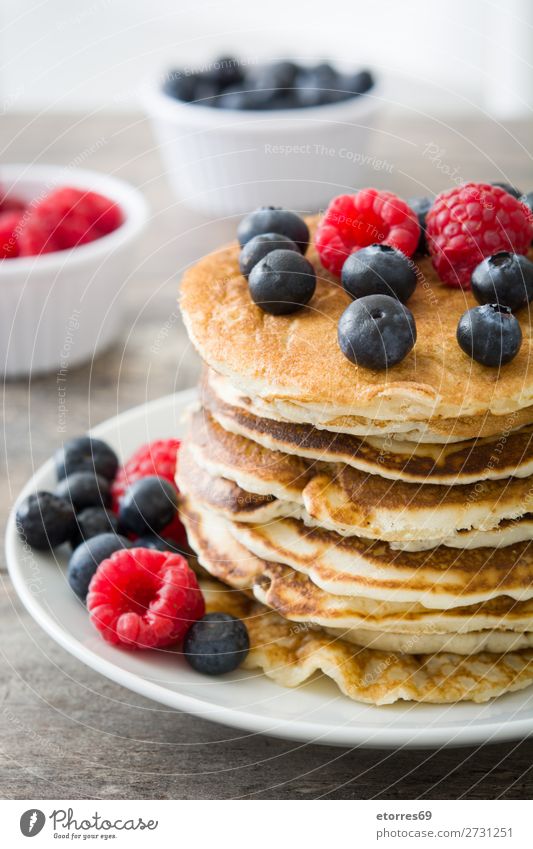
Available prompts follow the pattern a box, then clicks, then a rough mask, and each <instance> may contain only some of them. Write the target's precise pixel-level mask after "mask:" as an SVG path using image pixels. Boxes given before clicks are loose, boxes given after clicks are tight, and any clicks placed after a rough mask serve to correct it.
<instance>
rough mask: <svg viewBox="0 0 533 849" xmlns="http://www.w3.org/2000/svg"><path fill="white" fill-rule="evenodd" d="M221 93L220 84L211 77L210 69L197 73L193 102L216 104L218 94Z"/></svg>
mask: <svg viewBox="0 0 533 849" xmlns="http://www.w3.org/2000/svg"><path fill="white" fill-rule="evenodd" d="M219 94H220V88H219V85H218V83H217V81H216V80H215V79H213V78H212V77H211V75H210V73H209V71H203V72H202V73H198V74H195V77H194V99H193V101H192V102H193V103H199V104H200V105H201V106H216V101H217V96H218V95H219Z"/></svg>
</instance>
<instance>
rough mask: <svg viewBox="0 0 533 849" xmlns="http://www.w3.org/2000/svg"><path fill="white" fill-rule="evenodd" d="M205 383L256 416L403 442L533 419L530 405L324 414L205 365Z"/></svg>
mask: <svg viewBox="0 0 533 849" xmlns="http://www.w3.org/2000/svg"><path fill="white" fill-rule="evenodd" d="M208 372H209V384H210V386H211V388H212V389H214V391H216V393H217V395H218V396H219V397H220V398H222V399H223V400H224V401H226V402H227V403H230V404H232V405H233V406H235V407H239V408H241V409H243V410H245V411H246V412H248V413H251V414H252V415H254V416H257V417H259V418H267V419H272V420H274V421H281V422H290V423H294V424H311V425H312V426H313V427H316V429H317V430H328V431H330V432H333V433H344V434H350V435H352V436H362V437H365V438H367V437H369V436H377V437H382V438H385V439H387V440H388V441H390V440H391V439H401V440H404V441H406V442H415V443H417V444H418V443H428V444H430V445H431V444H437V445H438V444H442V443H448V442H464V441H465V440H467V439H475V438H485V437H491V436H497V437H499V436H500V435H502V434H507V433H510V432H511V431H513V430H517V429H519V428H521V427H526V426H528V425H530V424H531V422H532V421H533V406H529V407H525V408H523V409H520V410H516V411H515V412H513V413H510V414H509V415H506V416H495V415H492V414H491V413H485V414H484V415H482V416H459V417H456V418H442V417H433V418H430V419H426V420H425V421H424V420H411V419H394V420H391V419H371V418H368V417H366V418H365V417H364V416H355V415H353V414H352V415H349V416H329V417H328V416H327V415H326V416H324V415H323V413H324V411H323V410H322V409H318V410H315V411H313V410H311V409H309V408H308V407H305V406H300V405H298V404H297V403H296V402H294V401H280V400H279V399H266V398H262V397H259V396H258V395H254V396H252V395H250V394H246V393H243V392H242V391H240V390H239V389H237V388H236V387H235V386H233V385H232V384H231V383H230V381H229V379H228V378H227V377H225V376H224V375H222V374H218V373H217V372H215V371H214V370H213V369H208Z"/></svg>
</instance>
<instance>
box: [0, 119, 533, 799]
mask: <svg viewBox="0 0 533 849" xmlns="http://www.w3.org/2000/svg"><path fill="white" fill-rule="evenodd" d="M0 128H1V130H2V132H1V135H0V146H1V147H2V149H1V150H0V160H1V161H4V162H10V161H11V162H27V161H37V162H39V161H40V162H54V163H61V164H66V163H72V164H76V165H79V166H81V167H86V168H94V169H97V170H102V171H107V172H112V173H114V174H116V175H118V176H123V177H125V178H127V179H129V180H131V182H133V183H135V184H136V185H138V186H139V187H141V188H142V189H143V191H144V192H145V194H146V196H147V198H148V200H149V202H150V204H151V208H152V212H153V217H152V222H151V225H150V228H149V231H148V233H147V235H146V236H145V237H144V239H143V243H142V245H140V252H141V256H142V257H143V258H144V257H146V260H145V261H144V262H142V264H141V263H139V267H138V271H137V273H136V274H135V277H134V279H133V280H132V283H131V286H130V288H129V293H128V300H127V305H126V310H127V314H126V321H125V331H124V335H123V337H122V339H121V340H120V342H119V343H118V344H117V345H116V346H115V347H114V348H113V349H112V350H110V351H108V352H107V353H105V354H104V355H102V356H100V357H99V358H98V359H97V360H95V361H94V362H93V363H92V366H90V367H89V366H86V367H82V368H78V369H75V370H72V371H71V372H69V374H68V379H67V407H68V412H67V421H66V426H67V434H68V435H75V434H78V433H81V432H83V431H85V430H86V429H87V428H88V427H90V426H92V425H94V424H96V423H97V422H99V421H101V420H103V419H105V418H108V417H109V416H112V415H114V414H116V413H117V412H120V411H121V410H125V409H127V408H128V407H130V406H133V405H135V404H139V403H142V402H143V401H145V400H150V399H152V398H157V397H159V396H161V395H164V394H167V393H169V392H173V391H175V390H179V389H182V388H185V387H188V386H191V385H192V384H193V383H194V381H195V379H196V376H197V374H198V362H197V359H196V358H195V356H194V355H193V353H192V351H191V348H190V345H189V343H188V341H187V339H186V336H185V333H184V330H183V327H182V324H181V320H180V318H179V316H178V315H177V313H176V306H175V297H176V290H177V285H178V279H179V276H180V273H181V271H182V269H183V268H185V267H186V266H187V265H188V264H189V263H191V262H193V261H194V260H196V259H197V258H198V257H199V256H201V255H202V254H203V253H205V252H206V251H208V250H210V249H211V248H213V247H215V246H216V245H217V244H219V243H220V242H222V241H223V240H227V239H230V238H232V237H233V233H234V227H235V222H234V221H230V220H227V221H224V222H212V221H209V220H206V219H205V218H201V217H200V216H198V215H195V214H193V213H191V212H189V211H187V210H185V209H183V207H182V206H181V205H180V204H178V203H176V201H175V200H174V199H173V197H172V195H171V193H170V190H169V188H168V186H167V183H166V180H165V176H164V174H163V173H162V166H161V164H160V161H159V157H158V154H157V150H156V149H155V148H154V145H153V141H152V137H151V135H150V132H149V128H148V126H147V124H146V122H145V120H144V119H143V118H142V117H141V116H139V115H118V116H117V115H115V116H109V115H108V116H103V115H100V116H98V115H97V116H95V115H93V116H91V117H87V116H81V115H80V116H79V115H69V116H57V115H56V116H53V115H49V116H47V115H42V116H41V117H36V116H33V115H19V116H15V115H4V116H2V117H1V118H0ZM530 135H531V127H528V126H525V125H520V126H516V125H515V126H513V127H510V128H505V127H498V126H496V125H487V124H486V123H484V122H483V121H481V120H480V119H478V118H474V119H472V120H470V121H468V122H462V123H460V124H459V126H458V127H457V126H456V127H455V128H453V127H452V126H450V125H448V124H447V123H446V122H441V121H430V120H429V119H427V120H422V119H421V118H420V117H418V116H406V115H400V116H399V117H397V118H394V119H393V118H390V119H387V120H385V121H384V123H383V125H382V129H381V131H380V132H379V133H378V135H377V137H376V146H375V153H376V159H379V158H380V157H381V158H382V159H385V163H386V164H385V165H384V166H382V167H381V168H376V169H375V170H374V172H373V173H372V176H371V178H370V179H369V182H370V181H371V182H373V183H375V184H376V185H379V186H383V187H388V188H392V189H394V190H396V191H398V192H399V193H400V194H403V195H404V196H409V195H414V194H420V193H422V192H426V191H431V190H434V191H435V190H439V189H441V188H443V187H444V186H447V185H449V184H450V183H451V182H457V181H460V179H461V178H464V179H489V180H490V179H494V180H497V179H505V178H510V179H512V180H514V181H515V182H516V183H517V184H519V185H520V184H522V185H523V187H524V188H532V187H533V174H532V172H531V169H530V162H529V158H528V154H527V148H526V147H525V145H526V144H527V140H528V136H529V137H530ZM496 162H497V163H498V165H499V168H500V169H501V170H498V168H497V167H496V165H495V163H496ZM265 202H268V198H267V197H265ZM62 436H63V435H62V434H59V433H58V396H57V385H56V376H55V375H53V374H52V375H49V376H46V377H42V378H38V379H35V380H33V381H32V382H31V384H29V383H28V381H27V380H20V381H17V382H11V383H8V384H7V385H6V386H5V402H4V446H3V451H2V459H1V461H2V465H3V467H4V468H5V481H4V484H3V486H2V492H1V501H0V508H1V511H2V523H1V524H2V527H3V525H4V520H5V518H6V516H7V513H8V510H9V507H10V505H11V503H12V501H13V499H14V498H15V497H16V495H17V493H18V491H19V489H20V487H21V486H22V484H23V483H24V482H25V480H26V479H27V478H28V476H29V475H30V474H31V473H32V470H33V469H34V468H36V467H37V466H39V465H40V463H41V462H42V461H43V460H45V459H46V458H47V457H48V456H49V455H50V453H51V452H52V451H53V450H54V449H55V448H56V447H57V445H58V444H60V442H61V438H62ZM2 569H3V572H2V575H1V578H2V580H1V582H0V629H1V637H0V652H1V666H0V676H1V677H0V700H1V707H0V739H1V755H0V795H1V796H2V797H5V798H58V797H59V798H61V797H63V798H85V797H87V798H93V797H95V798H104V799H105V798H129V797H134V798H162V799H166V798H234V797H247V798H298V799H305V798H316V797H330V798H386V799H402V798H405V799H410V798H419V797H420V798H425V799H440V798H459V797H468V798H496V797H506V798H528V797H530V796H531V792H532V790H533V771H532V764H533V742H531V741H530V742H520V743H514V744H512V743H506V744H502V745H496V746H486V747H483V748H475V749H474V748H471V749H451V750H442V751H437V752H428V751H426V752H422V751H418V752H413V751H405V750H404V751H396V752H387V751H369V750H363V749H358V750H350V751H347V750H346V751H345V750H340V749H335V748H325V747H320V746H314V745H298V744H291V743H288V742H282V741H279V740H275V739H271V738H267V737H260V736H254V735H244V734H241V733H239V732H237V731H233V730H231V729H228V728H224V727H222V726H219V725H215V724H212V723H210V722H207V721H204V720H200V719H197V718H195V717H192V716H188V715H186V714H182V713H179V712H176V711H172V710H168V709H165V708H163V707H161V706H159V705H157V704H154V703H152V702H150V701H147V700H146V699H143V698H141V697H139V696H136V695H134V694H132V693H130V692H128V691H127V690H124V689H122V688H121V687H119V686H117V685H115V684H113V683H111V682H110V681H107V680H106V679H105V678H103V677H101V676H99V675H97V674H96V673H95V672H92V671H91V670H90V669H87V668H86V667H85V666H83V665H82V664H81V663H79V662H78V661H77V660H75V659H74V658H73V657H71V656H70V655H68V654H67V653H66V652H65V651H63V650H62V649H61V648H59V647H58V646H57V645H56V644H54V643H53V642H52V641H51V640H50V639H48V637H47V636H45V634H44V633H43V632H42V631H41V630H40V628H39V627H38V626H37V625H35V624H34V623H33V621H32V620H31V619H30V617H29V616H28V615H27V614H26V613H25V611H24V610H23V609H22V607H21V605H20V604H19V602H18V601H17V599H16V597H15V593H14V591H13V588H12V587H11V585H10V582H9V578H8V577H7V575H6V574H5V564H4V563H2Z"/></svg>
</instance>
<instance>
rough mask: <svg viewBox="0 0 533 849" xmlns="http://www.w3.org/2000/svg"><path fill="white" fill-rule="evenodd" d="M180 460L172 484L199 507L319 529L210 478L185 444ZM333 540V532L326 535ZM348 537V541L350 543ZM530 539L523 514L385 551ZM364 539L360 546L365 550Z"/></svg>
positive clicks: (295, 510) (286, 505) (531, 530)
mask: <svg viewBox="0 0 533 849" xmlns="http://www.w3.org/2000/svg"><path fill="white" fill-rule="evenodd" d="M179 457H180V460H179V467H178V474H177V475H176V483H177V485H178V487H179V489H180V490H181V491H182V492H184V493H187V494H189V495H191V496H193V497H194V499H195V501H197V502H198V503H200V504H201V505H202V506H204V507H207V508H209V509H210V510H212V511H214V512H216V513H218V514H220V515H222V516H224V517H225V518H226V519H235V521H238V522H246V523H264V524H268V523H270V522H272V521H274V520H275V519H276V518H280V517H281V518H283V517H294V518H298V519H301V520H302V521H303V522H304V523H305V525H306V531H307V532H308V531H309V530H310V529H311V528H317V527H319V525H318V523H316V522H314V520H313V519H312V518H311V517H310V516H309V514H308V513H307V512H306V510H305V509H304V508H303V507H302V505H299V504H296V503H290V502H287V501H280V500H279V499H275V498H274V499H273V498H271V497H269V496H260V495H254V493H251V492H247V491H246V490H244V489H242V488H241V487H239V486H238V485H237V484H236V483H234V482H233V481H230V480H226V479H225V478H221V477H216V476H213V475H210V474H209V472H206V471H205V469H203V468H201V466H199V465H198V463H197V462H196V461H195V459H194V457H193V455H192V453H191V450H190V447H189V446H188V444H187V443H186V442H185V443H184V444H183V445H182V447H181V449H180V455H179ZM328 533H332V534H333V535H334V537H335V538H336V532H335V531H328ZM351 538H352V537H349V539H351ZM531 539H533V519H532V518H531V516H530V514H526V515H525V516H523V517H521V518H520V519H514V520H512V521H503V522H501V523H500V524H499V525H497V526H496V527H495V528H492V529H491V530H488V531H479V530H471V531H458V532H457V533H455V534H454V535H453V536H451V537H446V538H445V539H443V540H438V539H425V540H418V541H415V542H405V541H404V542H390V543H387V544H386V545H387V550H388V551H389V552H390V554H389V559H391V560H392V559H393V558H394V556H395V555H394V552H396V551H406V552H409V551H411V552H417V551H428V550H431V549H433V548H437V547H438V546H439V545H440V546H447V547H449V548H455V549H461V550H468V549H473V548H505V547H507V546H511V545H516V544H518V543H522V542H529V541H530V540H531ZM371 542H372V541H370V542H369V540H368V539H364V538H362V539H361V543H363V544H364V545H365V547H368V546H369V545H371Z"/></svg>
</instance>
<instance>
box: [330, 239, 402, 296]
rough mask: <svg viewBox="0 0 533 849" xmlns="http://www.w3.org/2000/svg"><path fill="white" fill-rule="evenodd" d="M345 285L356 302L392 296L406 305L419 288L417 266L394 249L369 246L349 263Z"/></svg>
mask: <svg viewBox="0 0 533 849" xmlns="http://www.w3.org/2000/svg"><path fill="white" fill-rule="evenodd" d="M341 279H342V285H343V287H344V289H345V290H346V292H347V293H348V294H349V295H350V296H351V297H352V298H363V297H364V296H365V295H390V296H391V297H393V298H398V300H399V301H402V303H405V302H406V301H407V300H409V298H410V297H411V295H412V294H413V292H414V290H415V288H416V273H415V270H414V266H413V263H412V262H410V260H408V259H407V257H406V256H405V254H403V253H402V252H401V251H398V250H396V248H392V247H390V245H383V244H379V245H369V247H367V248H361V250H359V251H356V252H355V253H353V254H350V256H349V257H348V258H347V259H346V262H345V263H344V265H343V267H342V277H341Z"/></svg>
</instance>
